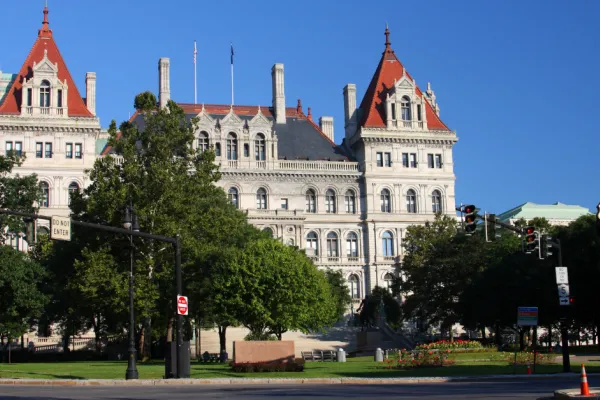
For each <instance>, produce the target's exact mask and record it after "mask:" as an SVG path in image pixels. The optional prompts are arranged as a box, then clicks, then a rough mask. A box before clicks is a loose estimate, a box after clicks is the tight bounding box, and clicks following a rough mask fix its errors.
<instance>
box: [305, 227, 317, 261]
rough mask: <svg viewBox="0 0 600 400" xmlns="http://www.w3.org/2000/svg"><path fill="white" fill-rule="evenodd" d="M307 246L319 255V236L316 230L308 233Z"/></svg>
mask: <svg viewBox="0 0 600 400" xmlns="http://www.w3.org/2000/svg"><path fill="white" fill-rule="evenodd" d="M306 248H307V249H311V250H312V251H313V252H314V254H315V255H316V256H318V255H319V237H318V236H317V234H316V233H315V232H309V233H308V235H306Z"/></svg>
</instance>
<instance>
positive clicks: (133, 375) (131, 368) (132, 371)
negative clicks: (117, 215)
mask: <svg viewBox="0 0 600 400" xmlns="http://www.w3.org/2000/svg"><path fill="white" fill-rule="evenodd" d="M123 227H124V228H125V229H129V230H131V231H133V232H139V231H140V226H139V225H138V220H137V215H136V214H135V211H134V210H133V206H131V204H130V205H129V206H127V208H126V209H125V222H124V223H123ZM133 262H134V259H133V235H129V349H128V352H129V360H128V361H127V371H126V372H125V379H138V370H137V366H136V353H137V351H136V349H135V316H134V311H133V287H134V286H133V285H134V282H133Z"/></svg>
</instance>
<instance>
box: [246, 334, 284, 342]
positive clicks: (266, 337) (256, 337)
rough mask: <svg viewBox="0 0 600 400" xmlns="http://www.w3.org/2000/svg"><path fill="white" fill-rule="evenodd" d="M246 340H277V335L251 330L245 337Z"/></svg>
mask: <svg viewBox="0 0 600 400" xmlns="http://www.w3.org/2000/svg"><path fill="white" fill-rule="evenodd" d="M244 340H245V341H250V340H265V341H275V340H277V338H276V337H275V335H269V334H266V333H263V332H260V333H255V332H250V333H249V334H247V335H246V336H245V337H244Z"/></svg>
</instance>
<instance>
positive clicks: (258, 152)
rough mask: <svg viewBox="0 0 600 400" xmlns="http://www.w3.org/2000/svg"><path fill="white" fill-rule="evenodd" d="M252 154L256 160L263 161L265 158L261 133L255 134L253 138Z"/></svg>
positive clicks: (263, 139) (263, 138)
mask: <svg viewBox="0 0 600 400" xmlns="http://www.w3.org/2000/svg"><path fill="white" fill-rule="evenodd" d="M254 156H255V158H256V161H264V160H265V159H266V150H265V137H264V135H263V134H262V133H259V134H257V135H256V139H254Z"/></svg>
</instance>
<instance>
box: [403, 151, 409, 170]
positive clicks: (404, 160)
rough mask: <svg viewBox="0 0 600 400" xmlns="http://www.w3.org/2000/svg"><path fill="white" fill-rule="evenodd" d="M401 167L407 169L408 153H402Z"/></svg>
mask: <svg viewBox="0 0 600 400" xmlns="http://www.w3.org/2000/svg"><path fill="white" fill-rule="evenodd" d="M402 166H403V167H404V168H408V153H402Z"/></svg>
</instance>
